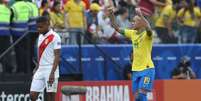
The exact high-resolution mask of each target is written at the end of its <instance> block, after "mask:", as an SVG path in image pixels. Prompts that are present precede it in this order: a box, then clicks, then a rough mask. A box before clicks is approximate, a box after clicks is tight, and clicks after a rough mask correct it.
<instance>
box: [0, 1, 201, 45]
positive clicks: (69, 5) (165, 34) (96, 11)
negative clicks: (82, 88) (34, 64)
mask: <svg viewBox="0 0 201 101" xmlns="http://www.w3.org/2000/svg"><path fill="white" fill-rule="evenodd" d="M2 1H3V2H4V3H5V4H7V5H9V6H7V7H8V8H11V18H14V17H13V16H12V15H15V14H14V13H15V12H13V11H15V8H13V7H14V6H15V5H17V4H20V3H18V2H29V4H28V5H30V4H31V5H32V7H31V6H28V7H27V8H26V7H25V8H24V11H20V12H23V13H24V16H23V17H24V19H25V18H26V20H27V21H29V18H30V17H31V16H32V17H37V16H47V17H49V18H50V21H51V26H52V28H53V29H54V30H55V31H57V32H58V33H59V34H60V35H61V37H62V42H63V43H64V44H78V43H79V42H80V43H84V44H91V43H97V44H107V43H112V44H114V43H115V44H116V43H130V42H129V41H128V40H127V39H126V38H124V37H122V36H121V35H120V34H119V33H117V32H116V31H115V30H114V29H113V28H112V27H111V25H110V19H109V18H108V15H109V14H108V13H109V12H108V11H107V7H108V6H113V7H114V8H115V15H116V22H117V24H118V25H119V26H120V27H121V28H129V27H131V26H132V24H131V23H130V21H131V20H132V17H133V16H134V15H135V8H136V7H139V8H141V10H142V12H143V14H144V16H145V17H146V18H147V19H148V20H149V21H150V22H151V23H152V28H153V31H154V32H155V35H154V36H155V40H154V42H155V43H199V42H201V39H200V38H201V37H200V36H201V35H200V34H201V30H199V29H200V26H201V25H200V18H201V13H200V7H201V0H15V1H14V0H2ZM34 5H35V6H34ZM26 6H27V5H26ZM36 7H37V8H38V9H37V8H36ZM26 9H27V10H26ZM26 12H27V13H26ZM12 13H13V14H12ZM17 15H18V14H17ZM19 15H20V14H19ZM22 19H23V18H22ZM16 20H19V19H16ZM12 21H13V20H11V23H12ZM27 30H29V31H34V29H27ZM16 33H17V32H16ZM11 34H12V35H15V33H14V34H13V33H11ZM17 35H19V34H17ZM21 35H22V34H21Z"/></svg>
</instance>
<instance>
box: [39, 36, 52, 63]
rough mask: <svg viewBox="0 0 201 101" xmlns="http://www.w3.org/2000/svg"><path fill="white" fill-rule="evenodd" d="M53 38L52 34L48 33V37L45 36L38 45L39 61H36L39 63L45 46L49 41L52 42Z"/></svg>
mask: <svg viewBox="0 0 201 101" xmlns="http://www.w3.org/2000/svg"><path fill="white" fill-rule="evenodd" d="M53 38H54V35H53V34H51V35H49V36H48V37H46V38H45V39H44V40H43V42H42V43H41V44H40V46H39V62H38V63H40V59H41V56H42V54H43V52H44V50H45V49H46V47H47V46H48V45H49V43H50V42H52V40H53Z"/></svg>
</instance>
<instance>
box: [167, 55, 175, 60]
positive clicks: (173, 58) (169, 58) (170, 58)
mask: <svg viewBox="0 0 201 101" xmlns="http://www.w3.org/2000/svg"><path fill="white" fill-rule="evenodd" d="M176 59H177V57H174V56H171V57H167V60H176Z"/></svg>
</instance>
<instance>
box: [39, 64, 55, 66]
mask: <svg viewBox="0 0 201 101" xmlns="http://www.w3.org/2000/svg"><path fill="white" fill-rule="evenodd" d="M52 65H53V64H39V66H52Z"/></svg>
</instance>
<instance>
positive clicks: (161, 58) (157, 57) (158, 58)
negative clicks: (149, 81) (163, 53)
mask: <svg viewBox="0 0 201 101" xmlns="http://www.w3.org/2000/svg"><path fill="white" fill-rule="evenodd" d="M153 60H156V61H162V60H163V57H160V56H156V57H153Z"/></svg>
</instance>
